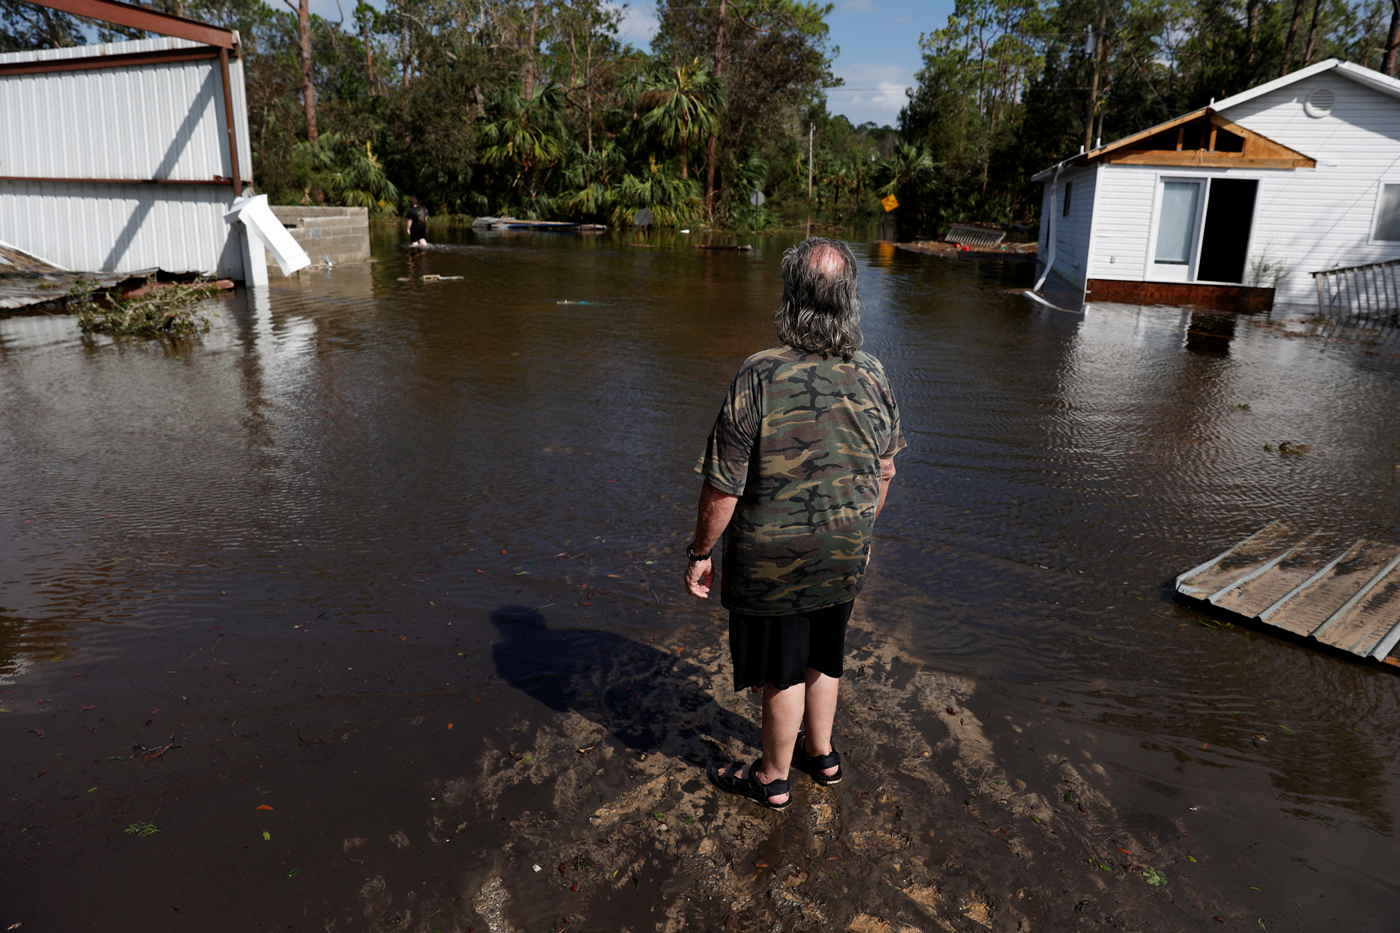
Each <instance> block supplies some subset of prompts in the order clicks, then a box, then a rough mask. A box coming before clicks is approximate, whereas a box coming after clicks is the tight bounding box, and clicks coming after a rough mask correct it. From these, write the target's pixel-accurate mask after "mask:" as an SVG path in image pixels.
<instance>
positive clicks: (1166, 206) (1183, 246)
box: [1154, 181, 1200, 266]
mask: <svg viewBox="0 0 1400 933" xmlns="http://www.w3.org/2000/svg"><path fill="white" fill-rule="evenodd" d="M1199 188H1200V183H1199V182H1194V181H1169V182H1166V183H1164V184H1163V185H1162V212H1161V215H1160V217H1159V219H1158V221H1157V254H1156V256H1155V257H1154V261H1156V262H1159V263H1163V264H1165V265H1171V266H1185V265H1189V264H1190V262H1191V247H1192V246H1193V245H1194V244H1195V240H1196V237H1195V233H1196V201H1197V200H1198V193H1199Z"/></svg>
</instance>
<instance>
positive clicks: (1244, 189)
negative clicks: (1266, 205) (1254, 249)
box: [1196, 178, 1259, 285]
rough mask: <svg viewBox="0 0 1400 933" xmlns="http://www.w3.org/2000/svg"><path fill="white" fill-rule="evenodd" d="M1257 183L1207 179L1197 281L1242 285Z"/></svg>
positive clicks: (1229, 179)
mask: <svg viewBox="0 0 1400 933" xmlns="http://www.w3.org/2000/svg"><path fill="white" fill-rule="evenodd" d="M1258 193H1259V182H1257V181H1245V180H1240V179H1233V178H1212V179H1211V180H1210V202H1209V204H1208V206H1207V207H1206V223H1205V230H1204V231H1203V232H1202V234H1201V258H1200V262H1199V264H1198V266H1197V269H1196V280H1197V281H1203V282H1234V283H1237V284H1240V285H1243V284H1244V266H1245V260H1246V258H1247V257H1248V253H1249V232H1250V228H1251V227H1252V226H1253V224H1254V199H1255V197H1256V196H1257V195H1258Z"/></svg>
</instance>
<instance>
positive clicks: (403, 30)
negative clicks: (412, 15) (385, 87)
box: [399, 0, 409, 91]
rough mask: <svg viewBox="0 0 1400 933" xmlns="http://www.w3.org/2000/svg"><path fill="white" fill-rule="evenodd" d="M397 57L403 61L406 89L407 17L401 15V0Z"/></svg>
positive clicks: (400, 3)
mask: <svg viewBox="0 0 1400 933" xmlns="http://www.w3.org/2000/svg"><path fill="white" fill-rule="evenodd" d="M399 58H400V59H401V60H402V62H403V89H404V90H405V91H406V90H408V68H409V64H408V17H407V16H404V15H403V0H399Z"/></svg>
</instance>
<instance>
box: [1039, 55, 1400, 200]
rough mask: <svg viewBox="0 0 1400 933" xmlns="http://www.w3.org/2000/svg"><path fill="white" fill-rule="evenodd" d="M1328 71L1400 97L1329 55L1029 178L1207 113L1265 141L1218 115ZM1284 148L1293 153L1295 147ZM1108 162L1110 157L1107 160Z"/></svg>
mask: <svg viewBox="0 0 1400 933" xmlns="http://www.w3.org/2000/svg"><path fill="white" fill-rule="evenodd" d="M1327 71H1335V72H1336V73H1337V74H1338V75H1339V76H1341V77H1344V78H1348V79H1350V80H1352V81H1355V82H1356V83H1358V84H1361V85H1363V86H1365V87H1368V88H1371V89H1372V90H1375V91H1379V92H1380V93H1382V94H1386V95H1389V96H1390V97H1394V98H1396V99H1400V80H1396V79H1395V78H1391V77H1388V76H1386V75H1383V74H1381V73H1380V72H1379V71H1372V70H1371V69H1370V68H1363V67H1362V66H1360V65H1354V64H1352V63H1351V62H1344V61H1341V60H1340V59H1336V58H1329V59H1327V60H1326V61H1320V62H1318V63H1317V64H1315V65H1309V66H1308V67H1307V68H1304V69H1302V70H1300V71H1295V72H1293V73H1292V74H1288V75H1284V76H1283V77H1282V78H1275V79H1274V80H1273V81H1267V82H1265V83H1264V84H1261V85H1259V86H1258V87H1252V88H1250V89H1249V90H1247V91H1241V92H1240V93H1238V94H1236V95H1234V96H1233V97H1227V98H1225V99H1224V100H1220V101H1214V102H1212V104H1211V106H1209V107H1203V108H1201V109H1200V110H1195V111H1192V112H1191V113H1188V114H1183V115H1182V116H1179V117H1176V118H1174V119H1172V120H1168V121H1166V122H1165V123H1159V124H1157V125H1156V126H1154V127H1151V128H1149V129H1146V130H1143V131H1142V132H1140V133H1134V134H1133V135H1131V136H1126V137H1124V138H1123V139H1120V140H1117V141H1116V142H1113V143H1110V144H1109V145H1107V146H1101V147H1099V148H1097V149H1091V150H1089V151H1088V152H1080V153H1078V154H1077V155H1073V156H1070V157H1069V158H1068V159H1064V160H1063V161H1060V162H1057V163H1055V164H1054V165H1052V166H1050V167H1049V168H1047V169H1045V170H1044V171H1042V172H1038V173H1036V174H1035V175H1033V176H1031V181H1043V180H1045V179H1046V178H1049V177H1050V176H1051V175H1052V174H1054V172H1055V170H1056V169H1059V168H1077V167H1079V166H1081V165H1089V164H1092V163H1094V162H1099V161H1102V160H1104V158H1105V156H1109V155H1110V154H1111V153H1114V152H1116V151H1118V150H1121V149H1123V148H1125V147H1129V146H1132V145H1133V144H1134V143H1136V142H1140V141H1141V140H1144V139H1146V138H1148V137H1151V136H1153V135H1155V134H1157V133H1162V132H1166V131H1167V130H1170V129H1172V128H1173V127H1176V126H1180V125H1183V124H1186V123H1189V122H1191V121H1192V120H1196V119H1199V118H1201V117H1203V116H1206V115H1209V118H1210V119H1211V122H1212V123H1215V124H1216V125H1217V126H1222V125H1228V126H1229V127H1230V128H1231V131H1232V132H1236V133H1240V132H1241V131H1243V132H1244V133H1250V135H1252V136H1254V137H1256V138H1258V139H1260V140H1267V137H1264V136H1262V135H1260V134H1258V133H1251V131H1249V130H1245V129H1244V128H1243V127H1236V126H1235V125H1234V124H1231V123H1229V121H1228V120H1225V119H1224V118H1223V117H1222V116H1221V114H1222V113H1223V112H1224V111H1226V110H1229V109H1231V108H1232V107H1237V106H1239V105H1240V104H1243V103H1246V102H1247V101H1251V100H1253V99H1255V98H1256V97H1261V96H1263V95H1264V94H1268V93H1270V92H1272V91H1276V90H1278V89H1280V88H1284V87H1287V86H1288V85H1290V84H1294V83H1297V82H1298V81H1303V80H1306V79H1308V78H1311V77H1313V76H1314V75H1319V74H1322V73H1323V72H1327ZM1267 141H1268V142H1269V144H1270V145H1272V146H1278V147H1279V148H1281V149H1286V147H1282V146H1279V144H1278V143H1274V142H1273V141H1272V140H1267ZM1287 151H1289V152H1293V151H1294V150H1287ZM1295 154H1296V155H1298V156H1300V157H1301V158H1303V159H1307V157H1306V156H1303V155H1302V153H1295ZM1110 161H1113V160H1112V159H1110ZM1308 161H1311V160H1308ZM1280 167H1282V166H1280Z"/></svg>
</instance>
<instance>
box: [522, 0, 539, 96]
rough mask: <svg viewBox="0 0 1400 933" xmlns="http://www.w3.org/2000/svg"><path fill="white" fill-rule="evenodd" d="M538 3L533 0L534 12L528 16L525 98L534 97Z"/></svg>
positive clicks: (537, 48)
mask: <svg viewBox="0 0 1400 933" xmlns="http://www.w3.org/2000/svg"><path fill="white" fill-rule="evenodd" d="M540 3H541V0H535V13H534V15H533V16H531V17H530V52H529V54H528V55H527V56H526V57H525V81H524V82H523V83H524V85H525V99H526V100H534V99H535V53H536V52H537V51H538V50H539V47H538V46H536V45H535V30H536V29H538V28H539V26H540Z"/></svg>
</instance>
